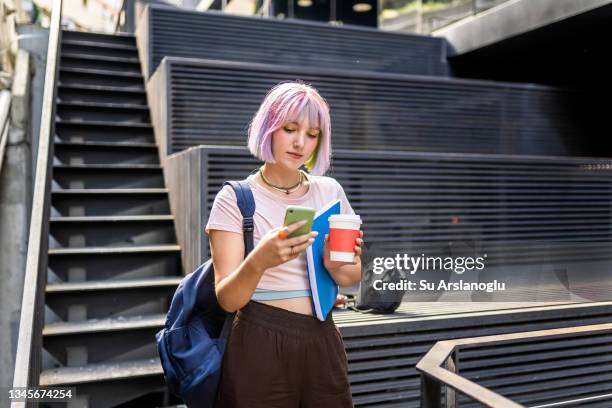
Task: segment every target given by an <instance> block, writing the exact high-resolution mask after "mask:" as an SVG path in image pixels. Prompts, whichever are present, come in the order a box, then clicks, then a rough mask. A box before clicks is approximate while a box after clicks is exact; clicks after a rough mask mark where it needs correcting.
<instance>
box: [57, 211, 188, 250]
mask: <svg viewBox="0 0 612 408" xmlns="http://www.w3.org/2000/svg"><path fill="white" fill-rule="evenodd" d="M172 221H173V216H171V215H142V216H129V215H128V216H114V215H112V216H91V217H82V216H76V217H58V218H53V219H51V220H50V224H49V226H50V227H49V235H50V237H52V238H53V241H52V243H50V245H49V247H50V248H58V247H61V248H81V247H101V246H111V247H113V246H142V245H158V244H159V245H171V244H174V243H175V242H176V235H175V231H174V223H173V222H172Z"/></svg>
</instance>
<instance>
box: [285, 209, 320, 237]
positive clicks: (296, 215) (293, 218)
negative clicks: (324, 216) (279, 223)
mask: <svg viewBox="0 0 612 408" xmlns="http://www.w3.org/2000/svg"><path fill="white" fill-rule="evenodd" d="M314 215H315V210H314V208H310V207H300V206H297V205H289V206H287V210H286V211H285V221H284V222H283V226H284V227H286V226H288V225H291V224H295V223H296V222H298V221H302V220H306V221H308V222H307V223H306V224H304V225H302V226H301V227H300V228H298V229H296V230H295V231H293V232H292V233H291V234H289V235H287V238H293V237H298V236H300V235H304V234H308V233H309V232H310V230H311V229H312V220H313V219H314Z"/></svg>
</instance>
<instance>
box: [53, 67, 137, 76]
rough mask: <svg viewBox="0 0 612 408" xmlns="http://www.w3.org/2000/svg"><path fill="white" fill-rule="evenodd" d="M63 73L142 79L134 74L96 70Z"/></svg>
mask: <svg viewBox="0 0 612 408" xmlns="http://www.w3.org/2000/svg"><path fill="white" fill-rule="evenodd" d="M62 72H65V73H74V74H87V75H96V76H102V77H104V76H108V77H125V78H136V79H142V75H141V74H140V73H139V72H138V73H134V72H114V71H113V72H110V71H107V70H103V69H96V68H61V67H60V74H61V73H62Z"/></svg>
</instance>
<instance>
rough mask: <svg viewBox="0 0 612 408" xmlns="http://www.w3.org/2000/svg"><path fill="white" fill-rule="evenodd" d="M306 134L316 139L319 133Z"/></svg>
mask: <svg viewBox="0 0 612 408" xmlns="http://www.w3.org/2000/svg"><path fill="white" fill-rule="evenodd" d="M308 136H310V138H312V139H316V138H317V137H319V135H316V134H312V133H309V134H308Z"/></svg>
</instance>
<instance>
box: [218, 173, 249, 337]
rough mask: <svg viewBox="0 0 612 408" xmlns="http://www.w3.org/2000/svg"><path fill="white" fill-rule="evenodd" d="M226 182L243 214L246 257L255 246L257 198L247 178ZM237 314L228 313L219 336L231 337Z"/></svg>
mask: <svg viewBox="0 0 612 408" xmlns="http://www.w3.org/2000/svg"><path fill="white" fill-rule="evenodd" d="M226 184H227V185H229V186H230V187H232V188H233V189H234V193H236V201H237V203H238V208H239V209H240V213H241V214H242V232H243V233H242V237H243V239H244V257H245V258H246V256H247V255H248V254H249V253H250V252H251V251H252V250H253V246H254V243H253V229H254V225H255V224H254V223H253V216H254V215H255V198H254V197H253V192H252V191H251V187H250V186H249V182H248V181H247V180H246V179H245V180H241V181H226V182H225V183H223V185H224V186H225V185H226ZM235 315H236V312H234V313H230V314H228V315H227V317H226V318H225V322H224V323H223V328H222V329H221V334H220V335H219V338H221V339H227V338H228V337H229V334H230V330H231V328H232V322H233V321H234V316H235Z"/></svg>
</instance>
